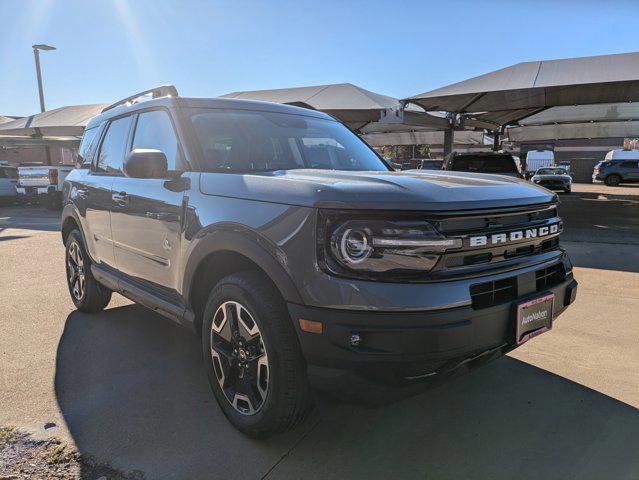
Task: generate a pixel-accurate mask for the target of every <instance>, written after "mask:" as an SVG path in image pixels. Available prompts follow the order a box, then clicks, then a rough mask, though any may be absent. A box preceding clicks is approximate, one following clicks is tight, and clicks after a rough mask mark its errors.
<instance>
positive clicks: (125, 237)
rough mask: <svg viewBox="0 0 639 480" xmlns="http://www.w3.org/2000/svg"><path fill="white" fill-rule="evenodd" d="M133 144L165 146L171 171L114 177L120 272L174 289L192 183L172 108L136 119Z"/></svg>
mask: <svg viewBox="0 0 639 480" xmlns="http://www.w3.org/2000/svg"><path fill="white" fill-rule="evenodd" d="M134 122H135V125H134V128H133V133H132V141H131V144H130V148H129V150H128V151H130V150H131V149H135V148H153V149H158V150H161V151H162V152H163V153H164V154H165V155H166V158H167V163H168V168H169V177H170V178H166V179H158V178H129V177H126V176H122V177H118V178H116V179H115V181H114V182H113V186H112V190H113V204H114V206H113V209H112V213H111V228H112V231H113V245H114V251H115V262H116V265H117V268H118V270H119V271H120V272H122V273H124V274H125V275H126V276H128V277H131V278H133V279H135V280H136V281H137V282H138V283H141V284H146V286H147V287H151V288H152V289H154V290H157V291H159V292H158V293H165V294H168V295H169V296H171V297H172V296H173V295H175V291H176V282H177V278H178V275H177V269H178V266H177V264H178V259H179V254H180V244H181V241H180V240H181V232H182V217H183V207H182V204H183V201H185V190H186V189H187V188H188V186H189V184H190V178H189V176H188V173H184V174H181V175H180V174H179V173H176V170H182V169H183V162H182V160H181V158H182V154H181V149H180V146H179V142H178V140H177V135H176V133H175V129H174V127H173V123H172V121H171V117H170V115H169V112H168V111H167V110H165V109H154V110H148V111H143V112H141V113H139V114H138V115H137V117H136V119H135V120H134Z"/></svg>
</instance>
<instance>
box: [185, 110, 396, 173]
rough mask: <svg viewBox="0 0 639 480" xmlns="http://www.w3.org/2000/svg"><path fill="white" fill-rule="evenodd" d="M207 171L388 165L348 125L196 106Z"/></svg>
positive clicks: (194, 117)
mask: <svg viewBox="0 0 639 480" xmlns="http://www.w3.org/2000/svg"><path fill="white" fill-rule="evenodd" d="M190 119H191V123H192V125H193V129H194V130H195V136H196V137H197V140H198V143H199V146H200V148H201V153H202V159H203V165H202V169H203V170H204V171H207V172H263V171H272V170H290V169H298V168H319V169H323V170H382V171H388V167H387V166H386V165H385V164H384V162H383V161H382V160H381V159H380V158H379V157H378V156H377V155H376V154H375V153H374V152H373V151H372V150H371V149H370V148H369V147H368V146H367V145H366V144H365V143H364V142H363V141H362V140H360V139H359V138H358V137H357V136H356V135H355V134H354V133H352V132H351V131H350V130H349V129H348V128H346V127H345V126H344V125H342V124H340V123H338V122H335V121H332V120H324V119H321V118H314V117H310V116H309V117H307V116H303V115H291V114H285V113H274V112H261V111H248V110H215V109H204V108H194V109H192V111H191V114H190Z"/></svg>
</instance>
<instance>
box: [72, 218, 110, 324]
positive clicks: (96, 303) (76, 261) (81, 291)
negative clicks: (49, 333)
mask: <svg viewBox="0 0 639 480" xmlns="http://www.w3.org/2000/svg"><path fill="white" fill-rule="evenodd" d="M65 261H66V272H67V286H68V287H69V293H70V294H71V300H72V301H73V304H74V305H75V306H76V308H77V309H78V310H80V311H81V312H85V313H95V312H99V311H101V310H103V309H104V308H105V307H106V306H107V305H108V304H109V302H110V301H111V293H112V292H111V290H109V289H108V288H106V287H105V286H103V285H101V284H100V283H98V281H97V280H96V279H95V278H93V275H92V274H91V260H90V259H89V255H88V254H87V251H86V248H85V247H84V241H83V239H82V234H81V233H80V231H79V230H73V231H71V233H69V236H68V237H67V241H66V254H65Z"/></svg>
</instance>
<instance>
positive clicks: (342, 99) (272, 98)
mask: <svg viewBox="0 0 639 480" xmlns="http://www.w3.org/2000/svg"><path fill="white" fill-rule="evenodd" d="M222 98H238V99H246V100H260V101H264V102H274V103H285V104H288V105H295V106H298V107H304V108H310V109H313V110H318V111H321V112H324V113H327V114H329V115H332V116H333V117H335V118H337V119H338V120H340V121H341V122H342V123H344V124H346V126H348V127H349V128H351V129H352V130H359V129H361V128H363V127H364V126H365V125H368V124H370V123H371V122H377V121H378V120H380V116H381V115H382V113H383V112H387V111H389V110H391V109H394V108H395V109H396V108H397V107H399V100H398V99H396V98H393V97H389V96H387V95H381V94H379V93H375V92H371V91H369V90H366V89H364V88H361V87H358V86H357V85H353V84H351V83H336V84H330V85H317V86H312V87H294V88H278V89H275V90H254V91H246V92H233V93H227V94H226V95H222ZM409 112H410V113H409V115H411V119H412V121H413V122H417V124H418V125H420V126H425V125H427V126H430V127H431V128H446V126H447V125H448V122H447V120H446V119H444V118H440V117H434V116H432V115H429V114H427V113H425V112H423V111H422V109H421V108H414V107H413V108H411V109H409Z"/></svg>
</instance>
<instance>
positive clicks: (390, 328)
mask: <svg viewBox="0 0 639 480" xmlns="http://www.w3.org/2000/svg"><path fill="white" fill-rule="evenodd" d="M576 291H577V282H576V280H575V279H574V278H573V276H572V273H568V274H567V275H566V277H565V279H564V280H563V281H562V282H561V283H558V284H557V285H555V286H553V287H550V288H547V289H544V290H543V292H552V293H554V294H555V304H554V312H553V313H554V318H555V319H556V318H557V316H558V315H560V314H561V313H562V312H563V311H564V310H565V309H566V307H567V306H568V305H570V304H571V303H572V302H574V300H575V297H576ZM539 295H541V291H538V292H535V293H532V292H529V293H527V294H524V295H521V296H519V297H517V298H515V299H514V300H511V301H507V302H504V303H501V304H497V305H494V306H491V307H488V308H480V309H475V308H473V307H472V306H466V307H458V308H450V309H445V310H435V311H411V312H406V311H400V312H377V311H353V310H338V309H328V308H317V307H308V306H302V305H296V304H288V308H289V312H290V315H291V318H292V319H293V323H294V325H295V328H296V329H297V333H298V336H299V339H300V343H301V346H302V350H303V352H304V355H305V357H306V361H307V363H308V364H309V366H310V367H311V368H310V369H309V371H311V370H312V371H314V372H317V371H318V370H321V369H330V370H332V371H333V372H335V371H342V372H349V371H351V372H352V371H355V372H357V373H361V374H363V375H365V376H367V377H375V378H395V379H396V378H420V377H424V376H429V375H432V374H435V373H444V372H447V371H451V370H454V369H455V368H456V367H458V366H460V365H463V364H465V363H466V362H468V361H469V360H473V359H475V358H478V357H480V356H482V355H485V354H490V356H492V357H494V356H495V355H496V356H499V355H503V354H504V353H505V352H507V351H509V350H511V349H513V348H515V315H514V306H515V305H516V304H517V303H519V302H521V301H522V300H526V299H528V298H531V297H533V298H534V297H535V296H539ZM299 319H305V320H311V321H316V322H321V323H322V325H323V332H322V333H321V334H316V333H308V332H304V331H302V330H301V329H300V325H299ZM352 335H358V336H359V337H360V339H361V341H360V342H359V345H357V346H353V345H352V344H351V337H352Z"/></svg>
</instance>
